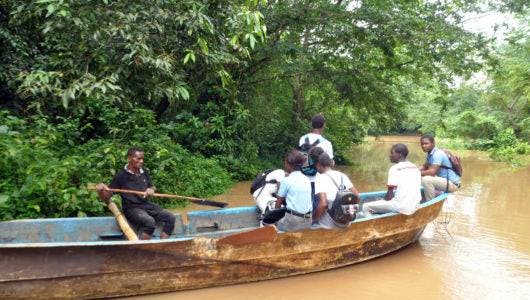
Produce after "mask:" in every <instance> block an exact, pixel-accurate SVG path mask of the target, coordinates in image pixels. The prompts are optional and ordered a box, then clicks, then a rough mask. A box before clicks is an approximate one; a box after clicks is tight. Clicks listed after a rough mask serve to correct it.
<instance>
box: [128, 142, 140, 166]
mask: <svg viewBox="0 0 530 300" xmlns="http://www.w3.org/2000/svg"><path fill="white" fill-rule="evenodd" d="M127 162H128V163H129V168H131V169H133V170H137V169H140V168H141V167H142V166H143V165H144V150H142V149H140V148H136V147H132V148H129V150H127Z"/></svg>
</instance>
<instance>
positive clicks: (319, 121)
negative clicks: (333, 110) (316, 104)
mask: <svg viewBox="0 0 530 300" xmlns="http://www.w3.org/2000/svg"><path fill="white" fill-rule="evenodd" d="M324 124H326V119H324V116H323V115H321V114H318V115H314V116H313V118H311V127H313V128H315V129H320V128H322V127H324Z"/></svg>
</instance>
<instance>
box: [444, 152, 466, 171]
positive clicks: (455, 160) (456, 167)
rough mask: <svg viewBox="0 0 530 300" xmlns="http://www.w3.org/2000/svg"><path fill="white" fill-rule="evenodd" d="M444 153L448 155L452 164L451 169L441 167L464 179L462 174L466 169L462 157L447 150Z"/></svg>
mask: <svg viewBox="0 0 530 300" xmlns="http://www.w3.org/2000/svg"><path fill="white" fill-rule="evenodd" d="M442 151H443V152H444V153H445V155H447V158H449V161H450V162H451V167H450V168H449V167H446V166H441V167H442V168H444V169H451V170H453V171H454V172H455V173H456V174H457V175H458V176H460V177H462V172H463V171H464V169H463V168H462V160H461V159H460V157H459V156H458V155H456V154H453V153H451V151H449V150H447V149H442Z"/></svg>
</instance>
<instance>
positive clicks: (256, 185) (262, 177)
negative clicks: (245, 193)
mask: <svg viewBox="0 0 530 300" xmlns="http://www.w3.org/2000/svg"><path fill="white" fill-rule="evenodd" d="M274 170H275V169H268V170H265V171H263V172H261V173H259V174H258V175H256V178H254V180H253V181H252V184H250V193H251V194H254V192H255V191H257V190H258V189H260V188H262V187H264V186H265V185H266V184H267V183H277V182H278V181H277V180H276V179H273V180H270V181H267V180H266V178H267V175H269V174H270V173H271V172H272V171H274Z"/></svg>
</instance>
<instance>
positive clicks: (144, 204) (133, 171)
mask: <svg viewBox="0 0 530 300" xmlns="http://www.w3.org/2000/svg"><path fill="white" fill-rule="evenodd" d="M143 164H144V151H143V150H141V149H139V148H130V149H129V150H128V151H127V165H125V167H124V168H123V169H121V170H120V171H118V173H117V174H116V176H114V179H112V182H111V184H110V189H124V190H133V191H140V192H143V195H141V196H140V195H137V194H132V193H120V196H121V201H122V207H123V213H124V214H125V217H126V218H127V220H128V221H129V222H131V223H132V224H134V225H136V226H139V227H140V228H141V233H140V239H142V240H148V239H150V238H151V236H152V235H153V232H154V231H155V226H156V224H157V223H158V222H162V223H164V227H163V229H162V233H161V234H160V238H161V239H167V238H169V236H170V235H171V233H172V232H173V228H174V227H175V216H174V215H173V214H172V213H171V212H169V211H167V210H164V209H162V208H160V207H159V206H158V205H155V204H153V203H151V202H149V201H147V197H148V196H152V195H154V194H155V190H154V187H153V184H152V182H151V178H150V177H149V174H148V173H147V172H146V171H145V170H144V169H143V168H142V166H143ZM96 190H97V191H98V194H99V196H100V197H101V198H102V199H103V200H104V201H108V200H109V199H110V197H112V192H111V191H110V190H109V186H107V185H106V184H103V183H99V184H98V185H97V186H96Z"/></svg>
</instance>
